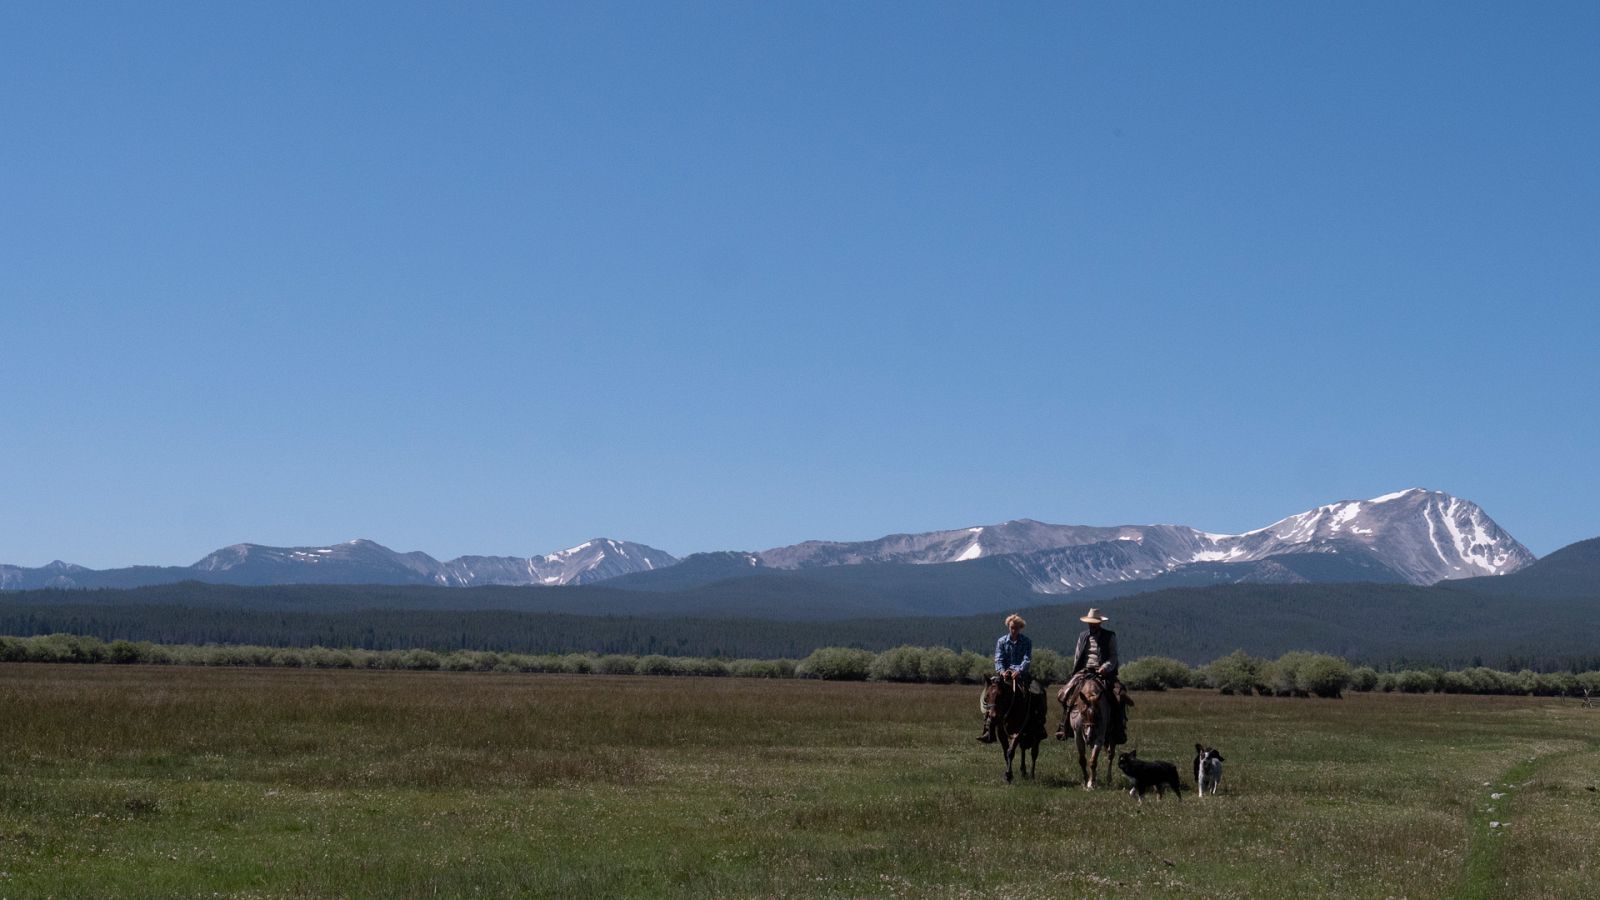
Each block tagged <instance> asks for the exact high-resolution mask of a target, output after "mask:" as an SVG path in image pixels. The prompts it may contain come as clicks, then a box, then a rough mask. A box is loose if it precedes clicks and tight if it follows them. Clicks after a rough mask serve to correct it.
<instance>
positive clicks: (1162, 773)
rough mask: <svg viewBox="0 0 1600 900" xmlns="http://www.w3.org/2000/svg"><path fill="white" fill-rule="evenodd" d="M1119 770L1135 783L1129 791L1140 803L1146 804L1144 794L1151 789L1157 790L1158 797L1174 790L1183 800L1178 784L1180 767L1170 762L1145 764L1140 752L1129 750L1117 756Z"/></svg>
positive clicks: (1180, 786)
mask: <svg viewBox="0 0 1600 900" xmlns="http://www.w3.org/2000/svg"><path fill="white" fill-rule="evenodd" d="M1117 768H1119V769H1121V770H1122V774H1124V775H1126V776H1128V780H1129V781H1131V782H1133V787H1132V788H1131V789H1130V790H1129V791H1128V793H1129V794H1132V795H1133V796H1135V797H1138V798H1139V802H1140V803H1143V802H1144V792H1145V791H1148V790H1149V789H1150V788H1151V787H1154V788H1155V789H1156V796H1157V797H1165V796H1166V794H1164V793H1162V791H1163V790H1164V789H1165V788H1168V787H1170V788H1172V793H1173V795H1174V796H1176V797H1177V798H1178V799H1179V800H1182V799H1183V793H1182V787H1183V786H1182V785H1181V784H1179V782H1178V767H1177V766H1175V765H1173V764H1172V763H1169V762H1159V761H1152V762H1145V761H1144V760H1142V759H1140V758H1139V751H1137V750H1129V751H1128V752H1127V753H1122V754H1119V755H1118V756H1117Z"/></svg>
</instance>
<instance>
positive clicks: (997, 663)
mask: <svg viewBox="0 0 1600 900" xmlns="http://www.w3.org/2000/svg"><path fill="white" fill-rule="evenodd" d="M1032 662H1033V641H1032V639H1030V638H1029V637H1028V636H1027V635H1025V634H1019V635H1017V639H1016V640H1014V641H1013V640H1012V639H1011V634H1010V632H1007V633H1005V634H1003V635H1001V636H1000V640H998V641H996V642H995V645H994V670H995V671H996V672H1004V671H1006V670H1007V669H1016V670H1017V671H1018V672H1022V673H1025V674H1026V673H1027V672H1028V667H1029V665H1031V664H1032Z"/></svg>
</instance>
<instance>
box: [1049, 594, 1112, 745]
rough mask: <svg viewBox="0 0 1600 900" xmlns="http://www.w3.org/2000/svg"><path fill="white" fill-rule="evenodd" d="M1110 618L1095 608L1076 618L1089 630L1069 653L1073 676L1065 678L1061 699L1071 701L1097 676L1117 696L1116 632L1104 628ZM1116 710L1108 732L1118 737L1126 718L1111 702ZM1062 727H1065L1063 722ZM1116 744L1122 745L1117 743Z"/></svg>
mask: <svg viewBox="0 0 1600 900" xmlns="http://www.w3.org/2000/svg"><path fill="white" fill-rule="evenodd" d="M1110 619H1111V617H1110V616H1107V615H1104V614H1102V613H1101V612H1100V610H1098V609H1094V608H1091V609H1090V610H1089V614H1088V615H1086V616H1079V617H1078V621H1080V622H1083V623H1085V624H1087V625H1088V626H1089V627H1088V629H1087V630H1085V631H1084V632H1083V633H1082V634H1080V635H1078V647H1077V649H1076V650H1075V651H1073V654H1072V677H1070V678H1068V679H1067V683H1066V685H1065V686H1064V687H1063V688H1062V696H1063V697H1067V698H1070V697H1072V696H1073V694H1075V693H1077V690H1078V688H1079V686H1081V685H1082V684H1083V682H1084V679H1086V678H1090V677H1099V678H1100V680H1101V681H1103V682H1105V686H1106V692H1107V693H1108V694H1109V695H1110V696H1111V697H1113V698H1115V697H1116V696H1117V693H1118V692H1117V691H1116V690H1114V687H1115V686H1116V684H1117V666H1118V660H1117V633H1116V632H1115V631H1112V630H1111V629H1109V628H1105V627H1103V625H1104V623H1105V622H1107V621H1109V620H1110ZM1113 706H1115V707H1116V710H1117V715H1116V721H1115V722H1114V723H1112V726H1111V733H1112V734H1113V735H1121V734H1122V733H1123V732H1124V731H1125V730H1126V727H1127V726H1126V719H1125V718H1124V710H1123V708H1122V704H1121V703H1116V702H1114V701H1113ZM1061 727H1062V728H1065V727H1066V724H1065V723H1062V726H1061ZM1118 743H1122V742H1121V741H1119V742H1118Z"/></svg>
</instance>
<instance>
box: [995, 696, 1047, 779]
mask: <svg viewBox="0 0 1600 900" xmlns="http://www.w3.org/2000/svg"><path fill="white" fill-rule="evenodd" d="M1040 687H1041V688H1043V684H1042V683H1041V685H1040ZM1043 700H1044V696H1043V694H1039V695H1032V694H1029V693H1028V691H1027V689H1026V688H1023V687H1019V686H1017V684H1016V683H1015V682H1013V681H1012V680H1011V679H1009V678H1002V677H1000V676H999V675H991V676H989V686H988V687H986V688H985V689H984V691H983V709H984V714H985V715H988V716H989V717H990V718H991V719H992V720H993V725H992V727H993V729H994V735H995V736H996V737H997V738H999V744H1000V749H1001V750H1002V751H1004V753H1005V756H1006V781H1010V780H1011V760H1012V758H1013V757H1015V758H1016V759H1017V762H1018V764H1019V765H1020V766H1021V768H1022V777H1023V778H1032V777H1034V776H1036V775H1038V774H1039V744H1040V743H1041V742H1043V740H1044V715H1045V709H1044V703H1043V702H1042V701H1043ZM1019 750H1020V751H1022V752H1021V753H1018V752H1017V751H1019ZM1030 751H1031V752H1032V753H1033V760H1032V763H1033V764H1032V766H1030V765H1029V760H1028V753H1029V752H1030ZM1030 769H1031V770H1032V773H1031V774H1030V772H1029V770H1030Z"/></svg>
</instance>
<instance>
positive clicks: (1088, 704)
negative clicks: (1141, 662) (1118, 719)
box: [1056, 675, 1133, 790]
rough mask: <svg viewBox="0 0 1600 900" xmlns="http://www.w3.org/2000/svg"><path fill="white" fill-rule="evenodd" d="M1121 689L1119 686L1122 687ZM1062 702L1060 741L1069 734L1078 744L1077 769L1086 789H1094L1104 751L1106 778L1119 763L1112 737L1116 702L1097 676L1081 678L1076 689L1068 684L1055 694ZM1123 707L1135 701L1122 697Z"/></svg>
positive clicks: (1058, 733) (1057, 737)
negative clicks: (1081, 774) (1101, 755)
mask: <svg viewBox="0 0 1600 900" xmlns="http://www.w3.org/2000/svg"><path fill="white" fill-rule="evenodd" d="M1119 686H1120V685H1119ZM1056 699H1057V700H1059V701H1060V702H1061V714H1062V721H1061V727H1060V728H1059V729H1057V730H1056V739H1057V740H1062V741H1064V740H1066V739H1067V734H1068V733H1069V732H1070V733H1071V734H1072V736H1073V739H1074V741H1076V743H1077V745H1078V769H1079V771H1081V772H1082V773H1083V786H1084V788H1085V789H1086V790H1093V789H1094V785H1095V775H1096V773H1097V771H1098V769H1099V765H1100V754H1101V751H1102V750H1103V751H1105V757H1106V778H1108V779H1109V778H1110V777H1111V767H1112V766H1113V765H1114V764H1115V763H1116V759H1117V745H1116V743H1115V738H1116V736H1115V735H1113V734H1112V727H1111V726H1112V724H1113V718H1112V717H1113V716H1115V715H1116V708H1115V707H1114V706H1113V704H1114V703H1115V701H1114V700H1113V699H1112V697H1111V691H1110V690H1109V689H1108V688H1107V687H1106V683H1105V682H1104V681H1102V680H1101V679H1100V678H1099V677H1098V676H1095V675H1089V676H1087V677H1084V678H1082V679H1080V680H1079V681H1078V683H1077V685H1076V686H1074V684H1073V682H1072V681H1068V682H1067V683H1066V684H1064V685H1062V686H1061V691H1060V693H1058V694H1057V695H1056ZM1122 703H1123V708H1124V709H1126V708H1127V707H1130V706H1132V705H1133V701H1132V700H1129V699H1127V696H1126V694H1125V693H1124V694H1123V696H1122Z"/></svg>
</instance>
